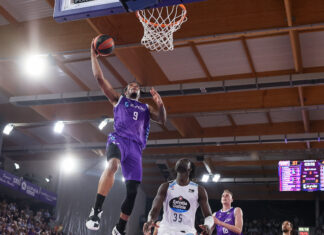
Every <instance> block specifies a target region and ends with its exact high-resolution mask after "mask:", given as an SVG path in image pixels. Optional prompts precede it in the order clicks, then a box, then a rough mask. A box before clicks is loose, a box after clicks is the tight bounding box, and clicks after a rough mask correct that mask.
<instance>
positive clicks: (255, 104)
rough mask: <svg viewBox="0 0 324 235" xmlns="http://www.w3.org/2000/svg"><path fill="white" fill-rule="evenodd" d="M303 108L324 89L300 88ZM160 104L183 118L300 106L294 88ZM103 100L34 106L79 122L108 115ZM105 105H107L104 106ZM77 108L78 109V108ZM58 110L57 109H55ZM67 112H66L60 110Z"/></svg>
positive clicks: (178, 99)
mask: <svg viewBox="0 0 324 235" xmlns="http://www.w3.org/2000/svg"><path fill="white" fill-rule="evenodd" d="M303 90H304V98H305V102H304V105H305V106H314V105H323V104H324V96H323V95H322V94H323V93H324V86H322V85H318V86H309V87H304V88H303ZM145 102H147V103H150V104H152V105H153V101H152V100H151V99H145ZM163 102H164V105H165V107H166V110H167V112H168V115H169V117H171V116H172V115H173V117H175V116H177V117H180V116H182V117H184V116H187V115H189V116H190V115H193V114H194V113H211V112H220V113H222V112H225V113H226V112H227V113H229V112H231V111H238V110H240V111H241V110H245V111H247V110H250V109H251V110H257V109H260V110H267V109H277V108H286V107H300V102H299V96H298V93H297V92H296V88H294V87H292V88H280V89H269V90H254V91H244V92H243V91H242V92H228V93H218V94H206V95H187V96H174V97H163ZM107 103H109V102H105V101H98V102H91V103H81V104H78V103H72V104H71V103H70V104H55V105H54V104H53V105H50V106H44V107H43V106H37V107H38V108H40V109H43V110H46V109H53V107H55V108H56V109H55V110H53V112H54V113H56V114H57V115H59V116H62V117H64V116H65V117H68V118H66V119H72V120H73V119H76V120H80V117H79V116H77V115H74V114H73V113H71V111H70V109H71V110H74V111H75V112H76V113H78V115H80V116H82V118H81V119H91V118H93V117H100V116H102V115H107V116H111V114H112V112H111V110H107ZM108 106H109V105H108ZM78 107H79V108H78ZM80 107H81V109H82V110H85V109H89V110H91V111H93V112H91V113H90V112H88V113H85V112H82V110H79V109H80ZM58 108H59V109H58ZM64 110H67V113H68V115H67V113H64V112H63V111H64Z"/></svg>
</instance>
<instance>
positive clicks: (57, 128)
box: [54, 121, 64, 134]
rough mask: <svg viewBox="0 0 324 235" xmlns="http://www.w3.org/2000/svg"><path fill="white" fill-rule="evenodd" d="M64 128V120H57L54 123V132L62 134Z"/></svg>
mask: <svg viewBox="0 0 324 235" xmlns="http://www.w3.org/2000/svg"><path fill="white" fill-rule="evenodd" d="M63 129H64V122H62V121H57V122H56V123H55V125H54V132H55V133H58V134H60V133H62V131H63Z"/></svg>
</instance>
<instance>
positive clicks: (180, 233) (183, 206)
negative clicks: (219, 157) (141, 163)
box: [143, 159, 214, 235]
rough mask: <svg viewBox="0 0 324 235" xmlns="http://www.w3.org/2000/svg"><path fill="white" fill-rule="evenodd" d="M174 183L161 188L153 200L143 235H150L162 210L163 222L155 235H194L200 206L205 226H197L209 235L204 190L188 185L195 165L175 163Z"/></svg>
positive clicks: (209, 216) (184, 161) (211, 224)
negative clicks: (175, 174) (196, 215)
mask: <svg viewBox="0 0 324 235" xmlns="http://www.w3.org/2000/svg"><path fill="white" fill-rule="evenodd" d="M175 170H176V172H177V177H176V179H175V180H174V181H170V182H166V183H163V184H161V186H160V188H159V190H158V192H157V195H156V196H155V198H154V201H153V204H152V208H151V210H150V212H149V215H148V219H147V222H146V223H145V224H144V226H143V232H144V235H148V234H151V228H152V226H154V223H155V221H156V219H157V218H158V215H159V213H160V210H161V208H162V206H163V219H162V221H161V223H160V224H159V229H158V235H196V234H197V232H196V229H195V214H196V211H197V208H198V206H199V205H200V207H201V209H202V212H203V215H204V216H205V223H204V224H203V225H200V228H201V229H202V230H203V233H202V234H206V235H209V234H211V228H212V226H213V224H214V220H213V218H212V213H211V210H210V206H209V203H208V196H207V192H206V190H205V188H204V187H202V186H200V185H198V184H196V183H194V182H192V181H190V179H191V178H192V177H193V174H194V164H193V163H192V162H191V161H190V160H188V159H180V160H178V161H177V163H176V166H175Z"/></svg>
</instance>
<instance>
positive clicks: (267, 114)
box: [266, 112, 273, 125]
mask: <svg viewBox="0 0 324 235" xmlns="http://www.w3.org/2000/svg"><path fill="white" fill-rule="evenodd" d="M266 116H267V120H268V123H269V124H270V125H272V124H273V122H272V119H271V115H270V112H266Z"/></svg>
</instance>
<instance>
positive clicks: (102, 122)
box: [98, 118, 109, 130]
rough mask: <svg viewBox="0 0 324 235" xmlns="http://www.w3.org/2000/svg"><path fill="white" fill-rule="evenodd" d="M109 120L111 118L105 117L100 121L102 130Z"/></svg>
mask: <svg viewBox="0 0 324 235" xmlns="http://www.w3.org/2000/svg"><path fill="white" fill-rule="evenodd" d="M108 122H109V119H108V118H105V119H104V120H102V121H101V122H100V124H99V126H98V128H99V129H100V130H102V129H104V127H105V126H107V124H108Z"/></svg>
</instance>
